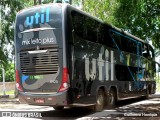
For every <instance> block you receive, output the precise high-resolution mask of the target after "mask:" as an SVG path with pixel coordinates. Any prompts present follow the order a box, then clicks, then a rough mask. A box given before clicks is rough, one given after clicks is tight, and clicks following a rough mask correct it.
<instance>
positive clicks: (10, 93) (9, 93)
mask: <svg viewBox="0 0 160 120" xmlns="http://www.w3.org/2000/svg"><path fill="white" fill-rule="evenodd" d="M14 91H15V90H10V91H6V95H14ZM0 95H3V91H0Z"/></svg>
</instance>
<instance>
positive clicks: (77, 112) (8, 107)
mask: <svg viewBox="0 0 160 120" xmlns="http://www.w3.org/2000/svg"><path fill="white" fill-rule="evenodd" d="M0 111H1V113H2V112H9V111H12V115H14V116H16V115H24V117H25V114H24V113H26V114H30V115H31V116H32V115H33V114H31V113H34V112H36V114H34V115H37V117H36V118H35V120H38V119H47V120H57V119H71V120H73V119H77V120H99V119H101V120H106V119H107V120H128V119H130V120H135V119H136V120H143V119H145V120H159V119H160V98H159V97H158V96H156V95H154V96H152V97H150V98H149V99H148V100H144V99H130V100H125V101H120V102H118V103H117V105H116V107H115V108H114V109H105V110H104V111H102V112H97V113H95V112H93V111H92V110H90V109H87V108H65V109H64V110H63V111H55V110H54V109H53V108H52V107H48V106H31V105H26V104H18V103H17V102H15V103H14V104H12V102H6V103H2V102H1V104H0ZM33 111H34V112H33ZM1 113H0V114H1ZM18 113H21V114H18ZM41 116H42V117H41ZM0 119H1V118H0ZM2 119H5V120H7V119H8V120H9V119H11V118H7V117H2ZM2 119H1V120H2ZM12 119H16V120H17V119H22V118H20V117H18V118H17V117H15V118H12ZM23 119H24V118H23ZM25 119H27V120H28V119H33V118H25Z"/></svg>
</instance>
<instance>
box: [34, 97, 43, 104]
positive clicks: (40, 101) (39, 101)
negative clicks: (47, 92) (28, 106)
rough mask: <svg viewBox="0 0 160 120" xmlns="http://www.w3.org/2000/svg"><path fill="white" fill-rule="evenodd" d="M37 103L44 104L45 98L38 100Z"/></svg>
mask: <svg viewBox="0 0 160 120" xmlns="http://www.w3.org/2000/svg"><path fill="white" fill-rule="evenodd" d="M35 102H36V103H44V98H36V99H35Z"/></svg>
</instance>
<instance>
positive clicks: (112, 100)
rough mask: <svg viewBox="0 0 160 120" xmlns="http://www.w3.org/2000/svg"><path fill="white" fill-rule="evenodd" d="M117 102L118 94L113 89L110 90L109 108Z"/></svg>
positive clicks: (108, 97) (108, 96)
mask: <svg viewBox="0 0 160 120" xmlns="http://www.w3.org/2000/svg"><path fill="white" fill-rule="evenodd" d="M115 103H116V94H115V91H114V90H113V89H111V90H110V92H109V94H108V95H107V108H113V107H114V106H115Z"/></svg>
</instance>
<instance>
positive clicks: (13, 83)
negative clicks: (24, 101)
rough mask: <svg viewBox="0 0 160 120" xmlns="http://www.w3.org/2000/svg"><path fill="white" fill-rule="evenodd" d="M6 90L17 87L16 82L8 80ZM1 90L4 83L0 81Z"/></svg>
mask: <svg viewBox="0 0 160 120" xmlns="http://www.w3.org/2000/svg"><path fill="white" fill-rule="evenodd" d="M5 88H6V91H10V90H14V89H15V82H6V83H5ZM0 91H3V83H2V82H0Z"/></svg>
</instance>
